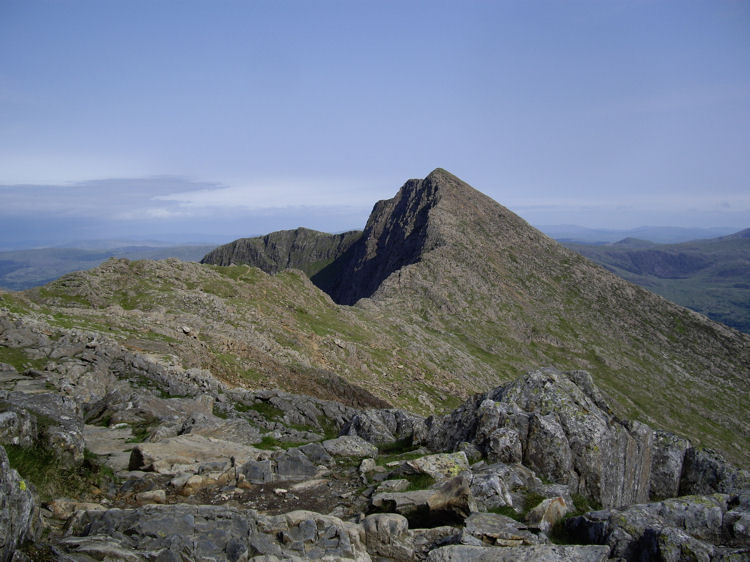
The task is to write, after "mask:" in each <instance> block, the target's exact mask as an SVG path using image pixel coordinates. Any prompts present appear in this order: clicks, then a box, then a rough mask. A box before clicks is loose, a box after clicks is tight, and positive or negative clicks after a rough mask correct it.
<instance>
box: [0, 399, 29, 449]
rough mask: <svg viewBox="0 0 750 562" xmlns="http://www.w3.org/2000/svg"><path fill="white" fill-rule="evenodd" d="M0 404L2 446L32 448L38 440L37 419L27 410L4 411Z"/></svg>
mask: <svg viewBox="0 0 750 562" xmlns="http://www.w3.org/2000/svg"><path fill="white" fill-rule="evenodd" d="M2 408H3V405H2V404H0V444H3V445H20V446H21V447H31V446H32V445H33V444H34V442H35V441H36V439H37V427H36V417H34V416H32V415H31V414H30V413H29V412H28V411H27V410H23V409H19V410H11V409H8V410H2Z"/></svg>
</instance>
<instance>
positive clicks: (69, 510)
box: [0, 170, 750, 562]
mask: <svg viewBox="0 0 750 562" xmlns="http://www.w3.org/2000/svg"><path fill="white" fill-rule="evenodd" d="M309 232H310V231H308V233H304V232H297V233H296V234H289V235H286V236H288V237H289V238H284V236H282V235H279V238H278V239H279V240H280V239H282V238H284V239H285V240H286V242H284V243H283V244H282V243H280V242H279V243H278V244H277V245H276V246H274V244H271V243H270V240H272V239H275V238H274V236H270V237H269V243H268V244H266V245H264V246H263V249H262V252H261V250H258V252H260V253H259V254H257V255H256V258H257V259H258V260H263V259H266V257H267V256H266V253H269V252H271V249H270V248H272V247H275V248H276V249H277V250H274V251H277V252H278V253H277V254H276V256H275V257H273V259H270V258H269V260H270V261H268V262H267V263H268V264H270V265H267V267H276V266H274V265H273V264H275V263H278V264H282V263H287V264H290V263H293V264H296V265H298V266H299V267H305V268H307V270H308V273H309V274H312V275H313V278H314V279H317V280H318V282H319V283H320V284H321V285H325V284H324V283H322V282H320V279H321V277H318V276H319V275H320V274H323V272H326V273H325V274H324V275H323V278H325V279H326V280H327V281H326V282H327V283H329V284H328V285H325V286H326V287H327V289H328V290H329V291H330V295H329V294H328V293H325V292H323V291H321V289H320V288H319V286H316V285H315V284H313V282H312V281H311V279H310V278H309V277H308V276H307V275H305V274H304V273H303V272H302V271H298V270H294V269H287V270H284V271H281V272H279V273H276V274H269V273H266V272H264V271H262V270H261V269H259V268H258V267H254V266H250V265H242V264H237V263H236V261H235V265H231V266H219V265H210V264H196V263H185V262H180V261H178V260H174V259H169V260H165V261H158V262H154V261H137V262H131V261H128V260H116V259H113V260H109V261H107V262H106V263H104V264H103V265H101V266H99V267H97V268H95V269H93V270H91V271H87V272H80V273H74V274H70V275H66V276H64V277H62V278H60V279H58V280H57V281H55V282H53V283H50V284H48V285H46V286H44V287H40V288H37V289H32V290H29V291H26V292H24V293H0V445H2V451H0V491H1V492H2V495H1V496H0V560H10V559H13V560H16V561H18V560H44V559H52V560H81V561H87V562H88V561H89V560H92V559H94V560H206V559H214V560H233V561H238V560H259V561H260V560H282V559H291V560H305V559H327V560H421V559H427V560H433V561H440V560H518V559H536V560H592V561H593V560H597V561H599V560H606V559H610V558H611V559H626V560H640V559H655V560H679V559H702V560H729V559H743V558H747V557H748V556H749V555H750V535H749V534H748V533H749V531H748V529H750V496H749V495H748V494H749V493H750V491H749V489H750V475H748V473H747V471H746V470H744V468H746V467H747V466H748V462H749V457H748V454H749V453H748V451H750V431H749V429H748V428H749V427H750V420H749V419H748V413H747V406H746V405H747V403H748V398H749V396H748V394H749V393H748V366H749V365H750V356H749V354H750V338H748V336H746V335H743V334H741V333H739V332H736V331H734V330H731V329H728V328H726V327H724V326H721V325H719V324H716V323H713V322H711V321H710V320H708V319H706V318H704V317H702V316H700V315H698V314H695V313H692V312H690V311H688V310H685V309H683V308H680V307H677V306H675V305H672V304H670V303H668V302H667V301H664V300H663V299H661V298H659V297H656V296H654V295H652V294H650V293H648V292H647V291H645V290H643V289H640V288H638V287H635V286H633V285H630V284H629V283H627V282H625V281H623V280H622V279H619V278H617V277H616V276H614V275H613V274H611V273H609V272H608V271H606V270H604V269H602V268H600V267H598V266H595V265H594V264H592V263H591V262H589V261H587V260H585V259H584V258H583V257H581V256H578V255H576V254H575V253H573V252H571V251H569V250H567V249H565V248H563V247H562V246H560V245H558V244H557V243H555V242H554V241H553V240H551V239H549V238H547V237H546V236H544V235H543V234H541V233H539V232H538V231H536V230H534V229H533V228H531V227H530V226H529V225H527V224H526V223H525V222H524V221H523V220H522V219H520V218H519V217H516V216H515V215H513V214H512V213H510V211H508V210H507V209H505V208H503V207H501V206H500V205H498V204H497V203H495V202H493V201H492V200H490V199H489V198H487V197H485V196H484V195H482V194H481V193H479V192H477V191H476V190H474V189H473V188H471V187H469V186H468V185H466V184H465V183H464V182H462V181H461V180H459V179H458V178H455V177H453V176H451V175H450V174H448V173H447V172H445V171H443V170H436V171H435V172H433V173H432V174H430V175H429V176H428V177H427V178H425V179H424V180H410V181H409V182H407V183H406V184H405V185H404V187H403V188H402V189H401V190H400V191H399V193H398V195H397V196H396V197H395V198H394V199H393V200H390V201H387V202H381V203H379V204H378V205H376V207H375V211H374V213H373V216H372V217H371V218H370V220H369V221H368V225H367V227H366V229H365V232H364V233H363V234H362V235H361V237H357V235H356V234H353V235H352V237H351V239H350V242H351V244H350V245H349V246H348V247H347V248H346V249H342V248H343V246H345V245H346V244H345V243H344V242H343V241H342V240H339V242H336V243H335V244H332V245H327V244H328V242H330V241H331V238H326V235H322V236H323V238H322V239H323V240H327V241H328V242H321V245H320V246H316V244H315V243H313V244H312V245H313V246H316V247H318V248H319V249H320V251H321V253H320V254H315V255H314V256H313V257H315V258H317V257H320V256H324V255H325V256H328V257H327V258H326V259H324V260H322V262H325V261H326V260H327V259H332V260H333V261H332V262H331V263H330V264H329V265H328V266H324V267H323V268H322V269H317V272H318V273H317V275H316V274H315V273H314V271H316V268H317V267H318V265H320V263H319V262H321V260H313V259H311V258H306V257H305V256H306V253H305V252H304V251H302V250H300V251H299V252H297V250H294V252H297V253H295V256H296V257H294V258H292V257H291V256H290V255H288V254H289V253H290V252H292V251H291V250H289V252H288V253H287V254H284V251H282V250H283V248H292V247H295V248H302V247H303V246H304V245H305V242H304V240H306V239H307V237H308V236H310V237H312V238H315V235H314V234H309ZM328 236H330V235H328ZM296 238H299V241H298V242H296V244H297V245H296V246H295V242H294V240H295V239H296ZM257 244H260V242H258V243H257ZM337 244H338V245H337ZM258 248H260V246H258ZM325 248H328V249H327V250H326V249H325ZM256 249H257V248H256ZM328 251H330V252H331V253H326V252H328ZM264 256H265V257H264ZM334 256H335V257H334ZM254 259H255V258H254ZM233 261H234V259H233ZM311 264H318V265H316V266H315V267H308V266H310V265H311ZM353 280H354V281H353ZM357 287H359V289H358V288H357ZM360 290H361V292H359V291H360ZM331 295H333V297H335V299H336V300H339V301H341V302H345V301H350V302H354V305H341V304H337V302H335V301H334V299H332V298H331ZM537 365H556V368H546V367H545V368H533V369H532V370H531V371H528V372H526V374H524V375H522V376H520V378H519V374H520V373H523V372H525V371H527V369H528V367H527V366H532V367H533V366H537ZM707 445H709V446H712V447H713V448H715V449H719V450H720V451H721V453H719V452H715V451H714V450H711V449H708V448H706V446H707ZM6 456H7V462H5V461H4V459H5V458H6ZM727 457H728V458H729V459H730V462H727V461H726V460H725V458H727ZM731 462H734V463H735V464H731Z"/></svg>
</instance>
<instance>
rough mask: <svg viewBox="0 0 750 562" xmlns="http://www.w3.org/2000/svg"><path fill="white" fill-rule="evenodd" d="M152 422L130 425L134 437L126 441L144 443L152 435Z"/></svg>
mask: <svg viewBox="0 0 750 562" xmlns="http://www.w3.org/2000/svg"><path fill="white" fill-rule="evenodd" d="M153 426H154V424H153V423H152V422H141V423H135V424H133V425H131V426H130V431H131V432H132V434H133V437H131V438H130V439H128V440H127V441H125V442H126V443H143V442H144V441H145V440H146V439H148V438H149V436H150V435H151V429H152V428H153Z"/></svg>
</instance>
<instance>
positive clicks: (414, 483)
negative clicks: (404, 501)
mask: <svg viewBox="0 0 750 562" xmlns="http://www.w3.org/2000/svg"><path fill="white" fill-rule="evenodd" d="M403 478H405V479H406V480H408V481H409V487H408V488H406V491H407V492H411V491H413V490H426V489H427V488H429V487H430V486H432V485H433V484H434V483H435V479H434V478H433V477H432V476H430V475H429V474H424V473H422V472H420V473H418V474H405V475H404V476H403Z"/></svg>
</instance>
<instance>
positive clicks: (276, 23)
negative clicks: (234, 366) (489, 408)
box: [0, 0, 750, 246]
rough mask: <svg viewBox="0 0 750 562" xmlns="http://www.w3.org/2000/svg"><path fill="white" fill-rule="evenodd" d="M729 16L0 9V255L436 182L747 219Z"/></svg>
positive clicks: (742, 31)
mask: <svg viewBox="0 0 750 562" xmlns="http://www.w3.org/2000/svg"><path fill="white" fill-rule="evenodd" d="M748 154H750V3H748V2H744V1H740V0H732V1H729V0H727V1H723V0H711V1H706V2H693V1H689V0H680V1H675V2H669V1H664V2H656V1H639V0H627V1H565V2H563V1H555V2H488V1H483V2H473V1H470V0H468V1H466V0H464V1H453V2H441V1H434V0H433V1H424V2H411V1H408V0H401V1H387V0H386V1H382V0H381V1H377V2H375V1H373V2H365V1H357V0H347V1H336V2H334V1H326V0H320V1H315V2H312V1H301V0H300V1H296V2H293V1H279V0H273V1H271V0H269V1H242V2H240V1H231V0H213V1H210V0H205V1H197V0H183V1H176V0H174V1H171V0H148V1H141V0H127V1H126V0H106V1H102V0H77V1H73V0H70V1H66V0H57V1H47V2H43V1H38V0H18V1H16V0H0V221H2V223H3V224H5V225H6V226H5V228H3V229H2V234H0V246H8V245H12V244H13V243H15V242H18V241H21V240H26V241H28V240H35V239H38V240H43V239H44V240H46V239H50V238H52V239H59V240H65V239H71V240H72V239H88V238H106V237H120V238H123V237H151V238H169V237H172V238H174V239H177V238H180V239H194V240H199V239H206V237H208V236H213V237H218V238H222V237H224V238H227V239H231V238H233V237H237V236H242V235H250V234H260V233H264V232H268V231H271V230H276V229H281V228H294V227H296V226H300V225H304V226H309V227H312V228H318V229H321V230H327V231H341V230H346V229H350V228H361V227H362V226H363V225H364V222H365V221H366V218H367V215H368V214H369V211H370V209H371V208H372V205H373V203H374V202H375V201H376V200H378V199H383V198H388V197H391V196H392V195H393V194H394V193H395V192H396V190H397V189H398V188H399V187H400V186H401V185H402V183H403V182H404V181H405V180H406V179H408V178H411V177H423V176H425V175H426V174H427V173H429V172H430V171H431V170H432V169H434V168H435V167H443V168H446V169H448V170H450V171H451V172H453V173H454V174H456V175H458V176H460V177H462V178H463V179H465V180H466V181H468V182H469V183H471V184H472V185H474V187H476V188H477V189H479V190H481V191H483V192H485V193H487V194H488V195H490V196H491V197H493V198H494V199H496V200H497V201H498V202H500V203H502V204H504V205H506V206H507V207H509V208H510V209H512V210H514V211H515V212H517V213H518V214H520V215H521V216H522V217H524V218H526V219H527V220H528V221H529V222H531V223H532V224H537V225H547V224H563V223H571V224H580V225H583V226H588V227H610V228H632V227H637V226H641V225H646V224H660V225H676V226H699V227H708V226H733V227H737V228H738V229H739V228H745V227H748V226H750V185H749V184H750V182H749V179H750V158H748Z"/></svg>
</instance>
